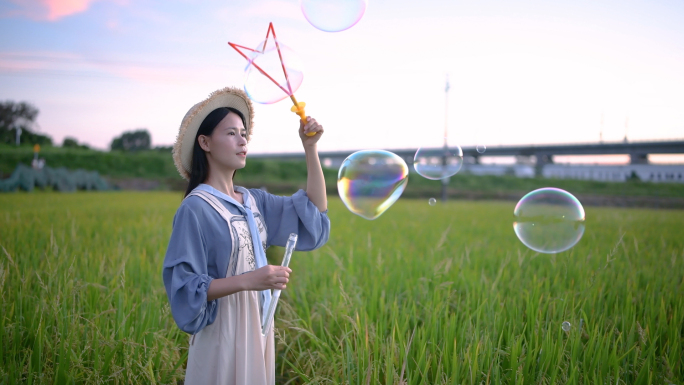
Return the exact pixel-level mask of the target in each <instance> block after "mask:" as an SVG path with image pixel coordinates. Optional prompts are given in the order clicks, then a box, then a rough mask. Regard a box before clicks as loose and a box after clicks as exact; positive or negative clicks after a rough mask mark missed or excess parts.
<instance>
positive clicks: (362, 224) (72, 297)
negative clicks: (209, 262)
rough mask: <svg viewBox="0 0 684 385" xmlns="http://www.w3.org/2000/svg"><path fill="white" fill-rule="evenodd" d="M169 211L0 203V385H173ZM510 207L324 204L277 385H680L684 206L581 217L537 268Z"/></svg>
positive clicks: (134, 202) (8, 198)
mask: <svg viewBox="0 0 684 385" xmlns="http://www.w3.org/2000/svg"><path fill="white" fill-rule="evenodd" d="M180 200H181V194H180V193H178V192H174V193H169V192H150V193H140V192H101V193H93V192H78V193H73V194H60V193H53V192H38V191H36V192H33V193H13V194H4V195H0V246H1V247H0V383H1V384H18V383H26V384H69V383H75V384H177V383H182V379H183V371H184V369H183V368H184V363H185V360H186V357H187V349H186V348H187V344H188V336H187V335H186V334H184V333H183V332H181V331H180V330H179V329H178V328H177V327H176V326H175V324H174V322H173V319H172V317H171V314H170V309H169V306H168V302H167V299H166V293H165V291H164V287H163V283H162V279H161V266H162V261H163V259H164V254H165V251H166V246H167V243H168V239H169V235H170V233H171V221H172V218H173V215H174V213H175V211H176V209H177V208H178V205H179V204H180ZM514 205H515V202H495V201H478V202H472V201H453V202H449V203H446V204H439V203H438V204H437V205H435V206H429V205H428V203H427V200H426V199H425V200H405V199H402V200H400V201H399V202H397V203H396V204H395V205H394V206H393V207H392V208H390V210H389V211H388V212H386V213H385V214H384V215H383V216H381V217H380V218H378V219H377V220H375V221H367V220H364V219H362V218H360V217H357V216H355V215H353V214H351V213H350V212H348V211H347V210H346V208H345V207H344V206H343V204H342V203H341V202H340V201H339V199H331V201H330V211H329V216H330V218H331V221H332V233H331V238H330V241H329V242H328V244H327V245H325V246H324V247H322V248H321V249H319V250H316V251H313V252H309V253H295V255H294V256H293V258H292V262H291V264H290V267H291V268H292V270H293V273H292V275H291V277H290V278H291V281H290V283H289V284H288V289H287V290H286V291H285V292H284V294H283V296H282V297H281V301H280V306H279V311H278V313H277V319H276V335H277V337H276V338H277V343H278V345H277V358H276V368H277V369H276V370H277V379H278V383H279V384H285V383H289V384H363V385H365V384H413V385H418V384H426V385H427V384H684V380H683V379H684V211H681V210H680V211H677V210H642V209H639V210H637V209H616V208H594V207H585V209H586V213H587V223H586V231H585V234H584V237H583V239H582V240H581V241H580V242H579V243H578V244H577V245H576V246H575V247H574V248H572V249H570V250H569V251H566V252H563V253H560V254H557V255H546V254H537V253H535V252H533V251H531V250H529V249H526V248H525V247H524V246H523V245H522V243H520V241H519V240H518V239H517V238H516V236H515V234H514V232H513V227H512V221H513V207H514ZM281 254H282V248H271V249H269V258H271V261H272V263H274V264H275V263H278V262H279V261H278V258H279V256H280V255H281ZM564 321H567V322H569V323H570V325H571V327H570V328H569V330H568V331H564V330H563V329H562V328H561V324H562V323H563V322H564Z"/></svg>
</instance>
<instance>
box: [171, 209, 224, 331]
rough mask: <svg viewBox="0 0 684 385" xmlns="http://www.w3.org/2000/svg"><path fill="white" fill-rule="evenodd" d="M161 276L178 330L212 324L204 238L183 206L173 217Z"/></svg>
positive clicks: (214, 304)
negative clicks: (208, 299)
mask: <svg viewBox="0 0 684 385" xmlns="http://www.w3.org/2000/svg"><path fill="white" fill-rule="evenodd" d="M162 275H163V278H164V286H165V287H166V295H167V296H168V298H169V303H170V304H171V314H172V315H173V319H174V321H176V325H178V327H179V328H180V329H181V330H183V331H184V332H186V333H189V334H196V333H197V332H199V331H200V330H202V329H203V328H204V327H205V326H207V325H210V324H211V323H213V322H214V320H215V319H216V314H217V309H218V301H217V300H213V301H207V290H208V289H209V284H210V283H211V281H212V280H213V278H212V277H210V276H209V275H207V253H206V248H205V244H204V239H203V237H202V233H201V229H200V223H199V220H198V218H197V216H196V215H195V213H194V212H193V211H192V210H191V209H190V208H189V207H187V206H185V205H181V207H180V208H179V209H178V211H177V212H176V215H175V217H174V218H173V231H172V233H171V239H170V240H169V247H168V249H167V250H166V256H165V258H164V268H163V271H162Z"/></svg>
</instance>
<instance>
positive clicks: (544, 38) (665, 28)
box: [0, 0, 684, 153]
mask: <svg viewBox="0 0 684 385" xmlns="http://www.w3.org/2000/svg"><path fill="white" fill-rule="evenodd" d="M349 1H352V0H349ZM331 17H333V18H334V17H335V15H332V16H331ZM682 20H684V2H682V1H680V0H673V1H632V0H623V1H612V0H608V1H585V0H577V1H527V0H525V1H523V0H509V1H499V0H484V1H476V2H475V1H431V0H421V1H406V0H369V1H368V4H367V8H366V12H365V14H364V15H363V17H362V18H361V20H360V21H359V22H358V24H356V25H355V26H353V27H352V28H350V29H348V30H345V31H342V32H336V33H329V32H323V31H320V30H318V29H316V28H315V27H313V26H312V25H311V24H309V22H308V21H307V20H306V19H305V17H304V16H303V14H302V11H301V9H300V4H299V1H298V0H263V1H262V0H249V1H247V0H231V1H225V0H224V1H216V0H203V1H190V0H165V1H155V0H136V1H132V0H9V1H7V0H1V1H0V36H1V38H0V100H14V101H27V102H30V103H32V104H33V105H35V106H36V107H37V108H38V109H39V110H40V114H39V116H38V121H37V123H38V129H39V131H40V132H42V133H46V134H48V135H50V136H51V137H52V138H53V140H54V141H55V142H56V143H58V144H61V142H62V140H63V139H64V137H66V136H71V137H75V138H77V139H78V140H79V142H82V143H86V144H88V145H90V146H92V147H95V148H100V149H106V148H108V147H109V144H110V143H111V141H112V139H113V138H114V137H115V136H118V135H120V134H121V133H122V132H124V131H127V130H133V129H138V128H146V129H148V130H149V131H150V133H151V136H152V142H153V145H171V144H172V143H173V142H174V141H175V138H176V135H177V134H178V127H179V125H180V122H181V120H182V118H183V116H184V115H185V113H186V112H187V111H188V109H189V108H190V107H191V106H192V105H194V104H195V103H197V102H199V101H201V100H202V99H204V98H206V97H207V96H208V95H209V93H211V92H212V91H214V90H217V89H219V88H223V87H225V86H237V87H243V84H244V83H243V82H244V69H245V66H246V64H247V61H246V60H245V59H244V58H242V57H241V56H240V55H238V54H237V53H236V52H235V51H234V50H233V49H231V48H230V46H229V45H228V44H227V43H228V42H233V43H237V44H241V45H245V46H250V47H253V46H256V45H257V44H258V43H259V42H261V41H262V40H263V39H264V36H265V34H266V31H267V27H268V23H269V22H273V24H274V27H275V30H276V33H277V36H278V38H279V41H280V42H281V43H283V44H286V45H287V46H288V47H290V48H291V49H292V50H293V51H294V52H296V53H297V54H298V56H299V59H300V61H301V63H302V64H301V67H302V68H301V69H302V72H303V74H304V77H303V82H302V84H301V87H300V88H299V89H298V90H297V92H296V93H295V95H296V97H297V99H298V100H300V101H305V102H306V103H307V114H308V115H310V116H312V117H314V118H316V119H317V121H319V122H320V123H321V124H322V125H323V127H324V129H325V135H324V136H323V138H322V139H321V141H320V143H319V150H320V151H333V150H351V149H375V148H384V149H392V148H397V149H398V148H416V147H424V146H438V145H441V143H442V140H443V136H444V129H445V125H446V127H447V132H448V140H449V143H450V144H459V145H461V146H474V145H478V144H482V145H486V146H496V145H509V144H549V143H580V142H581V143H584V142H597V141H599V140H600V139H601V138H602V139H603V140H604V141H622V140H623V139H624V137H625V136H627V138H628V140H630V141H639V140H667V139H682V138H684V108H682V107H683V106H684V71H683V70H682V69H683V68H684V23H683V22H682ZM447 76H448V79H449V83H450V89H449V92H448V97H447V94H446V93H445V82H446V79H447ZM290 107H291V102H290V101H289V99H285V100H283V101H281V102H278V103H274V104H256V106H255V110H256V118H255V125H254V135H253V138H252V141H251V142H250V146H249V147H250V152H253V153H277V152H297V151H301V142H300V141H299V138H298V135H297V129H298V124H299V123H298V118H297V116H296V115H294V114H293V113H292V112H290Z"/></svg>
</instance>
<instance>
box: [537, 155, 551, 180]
mask: <svg viewBox="0 0 684 385" xmlns="http://www.w3.org/2000/svg"><path fill="white" fill-rule="evenodd" d="M535 157H536V158H537V163H536V164H535V166H534V174H535V176H536V177H537V178H539V177H541V176H542V170H543V169H544V166H545V165H547V164H551V163H553V155H551V154H536V155H535Z"/></svg>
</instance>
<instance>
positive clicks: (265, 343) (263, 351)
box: [185, 190, 275, 385]
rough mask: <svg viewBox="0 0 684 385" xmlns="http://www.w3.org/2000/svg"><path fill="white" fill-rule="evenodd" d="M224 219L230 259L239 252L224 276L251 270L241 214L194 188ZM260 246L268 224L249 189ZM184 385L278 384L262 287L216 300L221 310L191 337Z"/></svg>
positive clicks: (252, 256)
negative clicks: (263, 319) (264, 322)
mask: <svg viewBox="0 0 684 385" xmlns="http://www.w3.org/2000/svg"><path fill="white" fill-rule="evenodd" d="M191 195H195V196H198V197H200V198H202V199H204V200H205V201H206V202H207V203H209V204H210V205H211V206H212V207H214V209H215V210H216V211H218V213H219V214H220V215H221V217H223V219H225V220H226V224H227V226H229V227H230V230H231V231H230V234H231V240H232V245H233V250H226V258H230V256H231V255H233V256H235V255H237V258H233V259H232V260H231V261H230V263H229V264H228V271H227V272H226V277H232V276H236V275H240V274H243V273H247V272H250V271H253V270H254V269H255V267H256V261H255V254H254V250H253V244H252V237H251V234H250V232H249V227H248V226H247V220H246V218H245V217H244V216H243V215H235V214H231V213H230V211H228V210H227V209H226V208H225V207H224V206H223V204H222V203H221V202H220V201H219V199H218V198H216V197H215V196H213V195H211V194H210V193H208V192H205V191H201V190H194V191H193V192H191V193H190V194H188V196H191ZM243 199H245V200H246V199H249V200H250V201H249V202H250V206H251V209H252V212H253V213H254V220H255V222H256V224H257V227H258V228H259V236H260V238H261V240H262V244H265V240H266V239H268V238H267V233H266V226H264V223H263V218H262V216H261V213H260V212H259V209H258V207H257V205H256V201H255V200H254V198H253V197H252V196H251V194H249V193H247V194H244V195H243ZM185 384H186V385H204V384H222V385H223V384H226V385H273V384H275V343H274V338H273V328H271V330H269V332H268V334H267V335H266V336H263V335H262V334H261V296H260V293H259V292H258V291H241V292H238V293H235V294H231V295H228V296H225V297H222V298H219V299H218V314H217V315H216V319H215V320H214V322H213V323H212V324H211V325H208V326H206V327H205V328H204V329H202V330H200V331H199V333H197V334H195V335H193V336H190V347H189V353H188V365H187V369H186V372H185Z"/></svg>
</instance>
